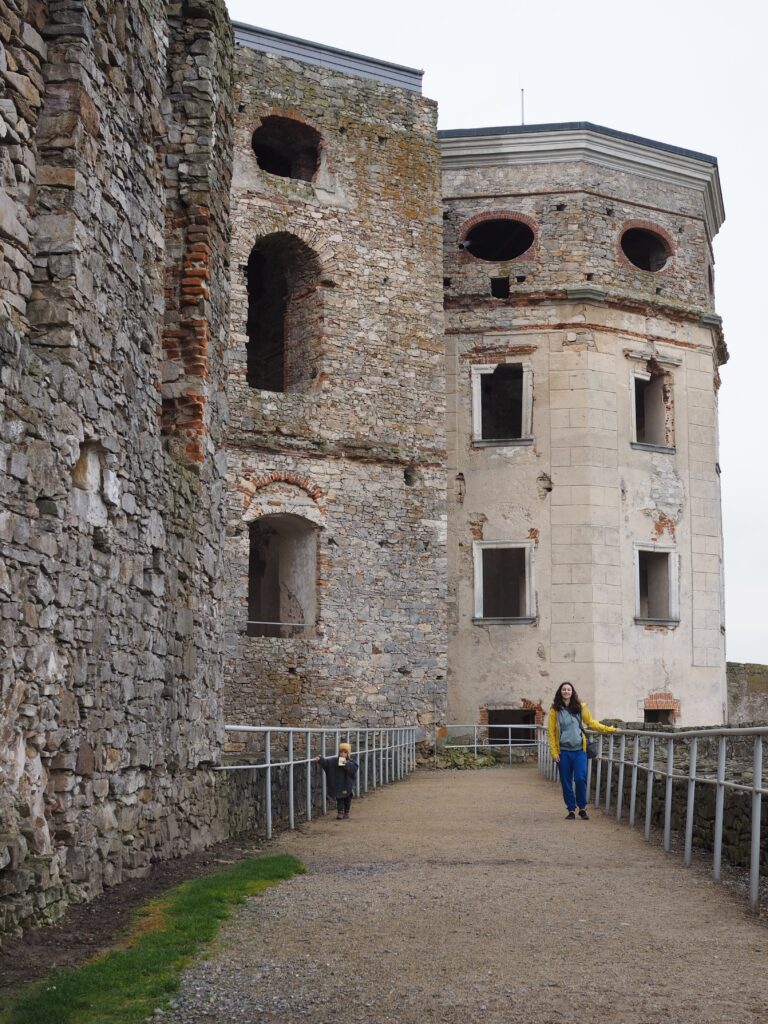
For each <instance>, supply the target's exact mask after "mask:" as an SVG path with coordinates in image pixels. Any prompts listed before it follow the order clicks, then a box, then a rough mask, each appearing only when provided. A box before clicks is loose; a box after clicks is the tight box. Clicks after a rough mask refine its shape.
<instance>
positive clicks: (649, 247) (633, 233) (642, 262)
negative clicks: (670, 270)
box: [621, 228, 670, 273]
mask: <svg viewBox="0 0 768 1024" xmlns="http://www.w3.org/2000/svg"><path fill="white" fill-rule="evenodd" d="M621 251H622V252H623V253H624V255H625V256H626V257H627V259H628V260H629V262H630V263H631V264H632V266H633V267H637V268H638V269H639V270H650V271H652V272H653V273H656V271H659V270H663V269H664V268H665V267H666V265H667V263H668V262H669V257H670V249H669V245H668V244H667V242H666V240H665V239H664V238H662V237H661V235H657V234H656V233H655V232H653V231H647V230H646V229H645V228H630V229H629V231H625V232H624V234H623V235H622V236H621Z"/></svg>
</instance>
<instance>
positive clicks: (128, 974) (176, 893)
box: [0, 856, 304, 1024]
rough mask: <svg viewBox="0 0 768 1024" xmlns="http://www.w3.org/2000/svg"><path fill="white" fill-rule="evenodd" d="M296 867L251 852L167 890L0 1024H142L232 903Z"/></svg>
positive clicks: (289, 860)
mask: <svg viewBox="0 0 768 1024" xmlns="http://www.w3.org/2000/svg"><path fill="white" fill-rule="evenodd" d="M303 872H304V867H303V866H302V864H301V863H300V862H299V861H298V860H296V858H295V857H285V856H281V857H257V858H252V859H250V860H244V861H240V863H238V864H235V865H234V866H233V867H231V868H227V869H226V870H225V871H220V872H217V873H216V874H213V875H208V876H207V877H205V878H197V879H194V880H193V881H190V882H184V883H183V884H182V885H179V886H176V887H175V888H174V889H170V890H169V891H168V892H167V893H164V894H163V896H162V897H161V898H159V899H156V900H152V902H150V903H149V904H147V905H146V906H145V907H144V908H143V909H142V910H141V911H139V914H138V917H137V920H136V923H135V926H134V927H133V929H132V930H131V932H130V934H129V935H128V936H127V938H126V939H125V941H124V942H123V943H121V947H120V948H118V949H113V950H111V951H110V952H109V953H107V954H106V955H104V956H101V957H98V958H97V959H95V960H92V961H90V962H89V963H87V964H85V965H84V966H82V967H77V968H73V969H69V970H65V971H57V972H56V973H55V974H52V975H51V976H50V977H48V978H46V979H45V981H43V982H40V983H38V984H36V985H34V986H31V987H30V988H28V989H27V990H25V992H24V993H23V994H22V995H21V996H20V997H19V998H18V999H17V1000H16V1002H15V1003H14V1004H13V1006H11V1007H8V1008H7V1009H5V1010H4V1011H0V1024H142V1022H143V1021H144V1020H145V1019H146V1018H147V1017H148V1016H149V1015H150V1014H151V1013H152V1012H153V1011H154V1010H155V1009H157V1008H162V1007H165V1006H167V1005H168V1001H169V1000H170V999H171V997H172V996H173V994H174V993H175V992H176V991H177V990H178V987H179V982H180V979H181V972H182V971H183V969H184V968H185V967H186V966H187V965H188V964H189V962H190V960H191V959H192V957H193V956H194V955H195V954H196V953H197V952H199V950H200V947H201V946H203V945H204V944H205V943H207V942H210V940H211V939H212V938H213V937H214V935H215V934H216V932H217V931H218V928H219V925H220V924H221V922H222V921H224V920H225V919H226V918H227V917H228V916H229V913H230V911H231V908H232V907H233V906H234V905H236V904H238V903H243V902H244V900H245V899H246V897H248V896H253V895H255V894H257V893H259V892H261V891H262V890H264V889H266V888H268V887H269V886H270V885H275V884H276V883H277V882H281V881H283V880H284V879H287V878H290V877H291V876H292V875H295V874H303Z"/></svg>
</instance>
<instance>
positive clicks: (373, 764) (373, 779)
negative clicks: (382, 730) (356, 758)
mask: <svg viewBox="0 0 768 1024" xmlns="http://www.w3.org/2000/svg"><path fill="white" fill-rule="evenodd" d="M376 731H377V730H376V729H374V730H373V732H372V739H373V752H372V756H371V782H372V784H373V788H374V789H376V788H377V786H378V783H377V781H376Z"/></svg>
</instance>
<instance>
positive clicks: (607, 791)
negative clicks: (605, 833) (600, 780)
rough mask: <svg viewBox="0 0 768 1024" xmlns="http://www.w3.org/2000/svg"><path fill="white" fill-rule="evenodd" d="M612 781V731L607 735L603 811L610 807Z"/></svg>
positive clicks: (606, 811) (608, 809)
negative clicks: (606, 766) (606, 768)
mask: <svg viewBox="0 0 768 1024" xmlns="http://www.w3.org/2000/svg"><path fill="white" fill-rule="evenodd" d="M612 782H613V733H611V735H610V736H609V737H608V770H607V772H606V775H605V813H606V814H607V813H608V811H610V809H611V783H612Z"/></svg>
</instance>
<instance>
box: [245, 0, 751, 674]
mask: <svg viewBox="0 0 768 1024" xmlns="http://www.w3.org/2000/svg"><path fill="white" fill-rule="evenodd" d="M227 6H228V8H229V12H230V15H231V17H232V19H233V20H234V21H241V22H245V23H246V24H249V25H257V26H259V27H260V28H268V29H272V30H273V31H276V32H284V33H286V34H288V35H293V36H299V37H300V38H303V39H311V40H313V41H315V42H319V43H325V44H327V45H329V46H336V47H339V48H340V49H344V50H351V51H353V52H356V53H362V54H365V55H366V56H370V57H378V58H380V59H382V60H388V61H392V62H393V63H396V64H405V65H407V66H409V67H414V68H423V69H424V71H425V75H424V93H425V95H426V96H429V97H430V98H431V99H434V100H437V102H438V104H439V111H440V122H439V124H440V128H479V127H483V126H487V125H508V124H519V123H520V89H521V88H524V89H525V120H526V123H527V124H538V123H547V122H556V121H592V122H594V123H596V124H601V125H606V126H607V127H609V128H616V129H619V130H621V131H625V132H631V133H633V134H635V135H643V136H645V137H646V138H649V139H655V140H658V141H660V142H668V143H672V144H673V145H677V146H683V147H685V148H688V149H693V150H697V151H698V152H701V153H710V154H713V155H714V156H716V157H717V158H718V161H719V165H720V176H721V182H722V188H723V195H724V199H725V209H726V218H727V219H726V223H725V225H724V226H723V228H722V229H721V231H720V234H719V235H718V237H717V239H716V240H715V257H716V260H717V265H716V274H717V278H716V298H717V309H718V312H719V313H720V315H721V316H722V317H723V320H724V327H725V335H726V341H727V343H728V348H729V350H730V353H731V360H730V362H729V363H728V364H727V365H726V366H725V367H723V368H722V370H721V373H722V378H723V386H722V389H721V391H720V439H721V449H720V465H721V467H722V477H721V480H722V490H723V518H724V523H725V583H726V621H727V628H728V632H727V655H728V659H729V661H754V662H764V663H768V626H767V625H766V617H767V616H768V524H766V522H765V517H766V511H767V510H768V473H766V470H767V469H768V460H767V459H766V456H765V443H766V440H767V439H768V430H766V421H768V346H767V345H766V338H765V330H764V327H763V323H762V315H761V313H760V309H761V308H762V304H763V302H768V273H767V271H768V260H765V262H764V257H765V255H766V253H767V252H768V196H766V194H765V192H766V189H765V181H766V178H767V177H768V174H767V171H768V142H767V139H768V123H767V119H766V113H765V112H766V108H767V107H768V72H767V69H766V64H768V47H767V46H766V42H767V41H768V37H767V31H768V4H765V3H764V2H763V0H730V3H724V2H723V0H664V2H661V0H645V2H644V3H642V4H639V3H632V4H628V3H624V2H622V0H582V2H581V3H574V2H573V0H538V2H537V0H530V2H527V3H510V2H509V0H505V2H501V3H500V2H493V0H475V2H473V3H462V4H454V5H451V4H449V3H448V2H443V3H436V2H434V0H421V2H419V0H388V2H387V3H384V4H383V5H382V6H379V5H378V4H375V5H373V4H366V3H364V2H360V0H356V2H354V3H353V2H351V0H330V2H327V3H325V4H321V3H318V2H317V0H313V2H311V3H310V2H308V0H292V2H291V3H286V4H285V6H282V5H275V4H269V5H267V4H259V3H255V2H250V0H227ZM764 415H765V416H766V421H763V416H764Z"/></svg>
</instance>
